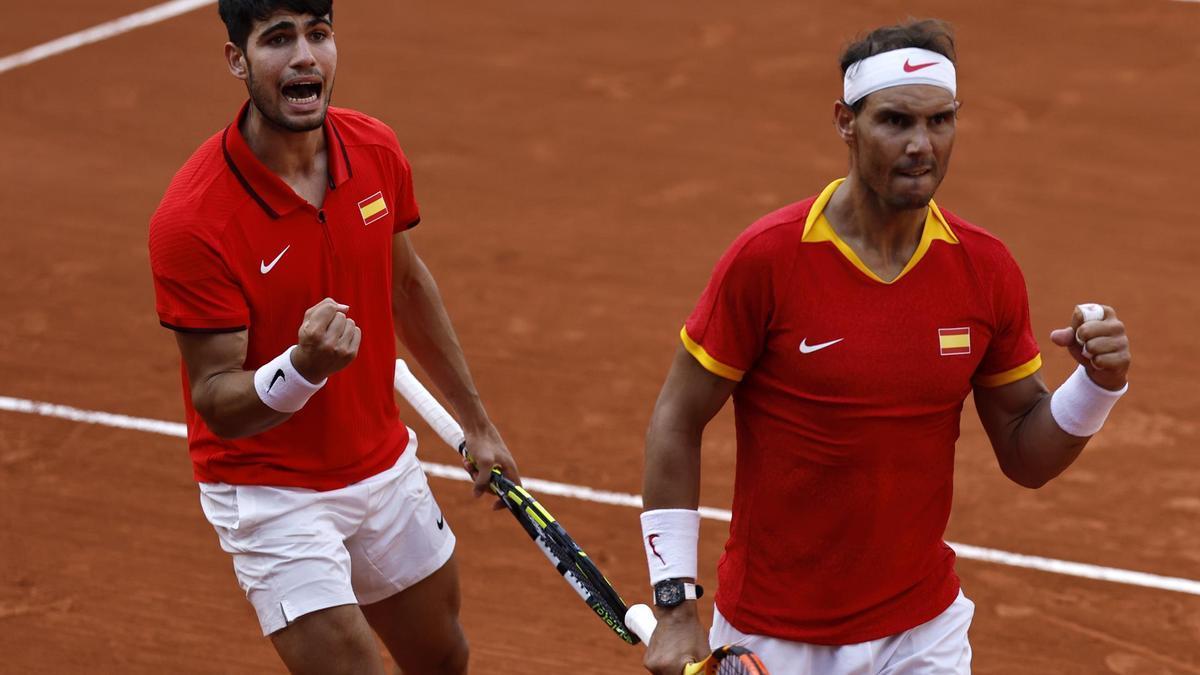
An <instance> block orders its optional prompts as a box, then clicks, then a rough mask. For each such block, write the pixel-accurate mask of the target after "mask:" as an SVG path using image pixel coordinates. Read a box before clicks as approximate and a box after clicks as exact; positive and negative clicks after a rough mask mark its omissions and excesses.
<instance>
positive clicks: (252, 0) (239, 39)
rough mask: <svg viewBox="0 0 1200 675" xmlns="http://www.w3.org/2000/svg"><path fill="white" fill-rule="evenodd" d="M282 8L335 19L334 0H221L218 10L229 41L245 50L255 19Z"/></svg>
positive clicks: (261, 18)
mask: <svg viewBox="0 0 1200 675" xmlns="http://www.w3.org/2000/svg"><path fill="white" fill-rule="evenodd" d="M281 9H286V10H288V11H292V12H299V13H302V14H311V15H313V16H325V15H326V14H328V15H329V18H330V20H332V19H333V0H220V2H219V3H217V11H218V12H219V13H220V14H221V21H224V22H225V30H226V31H228V32H229V41H230V42H232V43H233V44H235V45H237V46H238V49H241V50H243V51H245V49H246V40H247V39H248V38H249V37H250V31H251V30H253V29H254V22H255V21H262V20H263V19H265V18H267V17H268V16H271V15H272V14H274V13H275V12H278V11H279V10H281Z"/></svg>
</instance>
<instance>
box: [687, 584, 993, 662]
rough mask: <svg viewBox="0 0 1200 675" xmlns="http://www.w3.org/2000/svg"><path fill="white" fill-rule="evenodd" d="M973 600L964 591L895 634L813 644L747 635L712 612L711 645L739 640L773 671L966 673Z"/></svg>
mask: <svg viewBox="0 0 1200 675" xmlns="http://www.w3.org/2000/svg"><path fill="white" fill-rule="evenodd" d="M973 616H975V603H973V602H971V601H970V600H969V599H967V596H965V595H963V593H962V591H961V590H960V591H959V592H958V598H956V599H955V600H954V602H953V603H951V604H950V606H949V607H947V608H946V610H945V611H943V612H942V613H941V614H939V615H937V616H935V617H933V618H932V619H930V620H929V621H926V622H925V623H923V624H921V625H920V626H917V627H916V628H912V629H909V630H906V631H904V632H903V633H898V634H896V635H890V636H888V637H885V638H880V639H878V640H871V641H870V642H860V643H858V644H850V645H834V646H830V645H814V644H807V643H804V642H791V641H789V640H780V639H779V638H772V637H764V636H762V635H747V634H745V633H742V632H741V631H739V630H738V629H736V628H734V627H733V626H731V625H729V622H728V621H726V620H725V617H723V616H721V612H719V611H715V612H714V614H713V627H712V630H711V631H709V633H708V642H709V644H711V645H712V648H713V649H716V648H717V647H720V646H722V645H728V644H739V645H742V646H743V647H746V648H747V649H750V650H752V651H753V652H754V653H755V654H757V655H758V658H760V659H762V662H763V665H764V666H766V667H767V669H768V670H770V671H771V675H816V674H817V673H820V674H821V675H970V673H971V643H970V642H968V641H967V629H968V628H970V627H971V618H972V617H973Z"/></svg>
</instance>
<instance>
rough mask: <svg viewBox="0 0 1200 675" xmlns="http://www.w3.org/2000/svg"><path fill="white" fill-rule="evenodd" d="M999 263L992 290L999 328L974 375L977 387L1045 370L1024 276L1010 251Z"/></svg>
mask: <svg viewBox="0 0 1200 675" xmlns="http://www.w3.org/2000/svg"><path fill="white" fill-rule="evenodd" d="M1003 253H1004V255H1003V256H1002V257H1001V259H1000V260H999V263H998V271H999V273H998V275H997V277H996V279H995V287H994V289H993V297H994V312H993V313H994V316H995V321H996V325H995V326H994V332H993V334H992V339H991V341H990V342H989V343H988V347H987V351H986V352H985V353H984V355H983V359H982V360H981V361H980V362H979V367H978V368H977V369H976V371H975V378H974V380H973V381H974V384H976V385H978V386H981V387H999V386H1002V385H1005V384H1010V383H1012V382H1016V381H1017V380H1021V379H1024V378H1026V377H1028V376H1030V375H1032V374H1034V373H1036V372H1037V371H1038V369H1040V368H1041V367H1042V355H1041V352H1040V350H1039V349H1038V345H1037V340H1036V339H1034V337H1033V327H1032V325H1031V322H1030V319H1029V294H1028V291H1027V290H1026V287H1025V276H1024V275H1023V274H1021V268H1020V267H1018V266H1017V262H1016V260H1014V259H1013V257H1012V254H1010V253H1009V252H1008V251H1007V250H1004V251H1003Z"/></svg>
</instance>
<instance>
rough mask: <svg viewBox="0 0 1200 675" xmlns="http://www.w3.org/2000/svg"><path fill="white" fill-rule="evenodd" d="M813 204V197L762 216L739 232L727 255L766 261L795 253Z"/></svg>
mask: <svg viewBox="0 0 1200 675" xmlns="http://www.w3.org/2000/svg"><path fill="white" fill-rule="evenodd" d="M815 201H816V198H815V197H810V198H808V199H804V200H801V201H798V202H794V203H791V204H788V205H787V206H784V207H782V208H779V209H776V210H774V211H772V212H770V213H768V214H766V215H765V216H762V217H761V218H759V219H758V220H756V221H754V222H753V223H751V224H750V226H749V227H747V228H746V229H744V230H742V232H741V234H739V235H738V237H737V238H736V239H735V240H734V242H733V245H732V246H730V251H731V252H734V251H736V252H737V254H738V255H742V256H760V257H768V258H773V257H776V256H778V255H780V254H781V253H784V252H789V251H791V252H794V251H796V250H797V249H798V248H799V244H800V240H801V239H802V238H803V236H804V224H805V222H806V221H807V220H808V214H809V211H811V210H812V205H813V202H815Z"/></svg>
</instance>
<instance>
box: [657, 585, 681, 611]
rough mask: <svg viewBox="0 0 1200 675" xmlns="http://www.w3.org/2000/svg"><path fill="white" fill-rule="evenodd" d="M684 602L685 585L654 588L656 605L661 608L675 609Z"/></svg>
mask: <svg viewBox="0 0 1200 675" xmlns="http://www.w3.org/2000/svg"><path fill="white" fill-rule="evenodd" d="M681 602H683V584H681V583H666V584H659V585H658V586H655V587H654V604H656V605H658V606H659V607H674V606H675V605H678V604H680V603H681Z"/></svg>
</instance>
